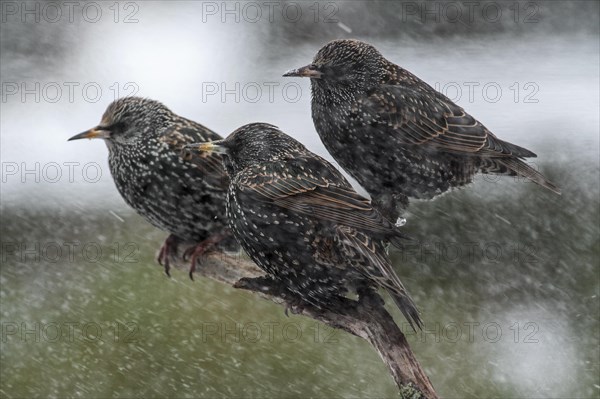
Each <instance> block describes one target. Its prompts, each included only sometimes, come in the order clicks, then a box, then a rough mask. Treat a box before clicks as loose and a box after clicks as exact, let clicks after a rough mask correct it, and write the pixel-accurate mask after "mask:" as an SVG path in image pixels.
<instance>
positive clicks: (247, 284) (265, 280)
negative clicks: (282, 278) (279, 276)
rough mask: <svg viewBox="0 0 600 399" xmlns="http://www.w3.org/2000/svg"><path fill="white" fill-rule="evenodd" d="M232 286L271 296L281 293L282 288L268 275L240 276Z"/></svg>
mask: <svg viewBox="0 0 600 399" xmlns="http://www.w3.org/2000/svg"><path fill="white" fill-rule="evenodd" d="M233 288H239V289H242V290H248V291H254V292H260V293H263V294H267V295H273V296H281V295H282V290H281V286H280V285H279V283H278V282H277V281H275V280H274V279H273V278H271V277H269V276H261V277H242V278H241V279H239V280H238V281H237V282H236V283H235V284H233Z"/></svg>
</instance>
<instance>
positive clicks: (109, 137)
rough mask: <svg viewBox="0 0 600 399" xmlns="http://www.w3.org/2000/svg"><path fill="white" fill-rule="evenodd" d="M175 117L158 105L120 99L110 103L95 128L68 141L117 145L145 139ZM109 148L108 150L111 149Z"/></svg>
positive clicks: (150, 102) (137, 99)
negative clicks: (91, 141)
mask: <svg viewBox="0 0 600 399" xmlns="http://www.w3.org/2000/svg"><path fill="white" fill-rule="evenodd" d="M173 116H174V114H173V113H172V112H171V111H170V110H169V109H168V108H167V107H166V106H164V105H163V104H161V103H160V102H158V101H154V100H150V99H147V98H141V97H123V98H120V99H118V100H115V101H113V102H112V103H110V105H109V106H108V108H106V111H104V115H102V119H101V121H100V124H98V126H96V127H93V128H91V129H89V130H86V131H85V132H83V133H80V134H77V135H75V136H73V137H71V138H70V139H69V141H71V140H79V139H104V140H105V141H106V142H107V144H110V145H113V144H114V145H119V144H125V143H131V142H135V141H137V140H140V139H144V138H146V137H147V135H148V134H149V132H160V131H162V130H163V129H164V128H166V127H168V126H169V125H170V124H171V122H172V119H173ZM110 145H109V148H110Z"/></svg>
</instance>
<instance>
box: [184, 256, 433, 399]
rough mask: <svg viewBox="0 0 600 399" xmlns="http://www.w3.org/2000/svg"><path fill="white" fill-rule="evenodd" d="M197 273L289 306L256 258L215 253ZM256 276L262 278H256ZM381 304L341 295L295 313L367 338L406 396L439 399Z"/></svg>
mask: <svg viewBox="0 0 600 399" xmlns="http://www.w3.org/2000/svg"><path fill="white" fill-rule="evenodd" d="M175 264H176V266H177V267H179V268H182V267H187V265H186V263H185V262H183V261H182V260H181V259H178V260H176V262H175ZM195 274H197V275H201V276H204V277H207V278H210V279H213V280H216V281H219V282H221V283H224V284H228V285H232V286H234V287H236V288H241V289H246V290H250V291H253V292H257V293H259V294H260V295H261V296H262V297H264V298H267V299H270V300H273V301H274V302H276V303H278V304H281V305H282V306H285V307H286V309H287V308H288V307H289V305H288V303H287V302H286V299H285V294H282V293H281V292H280V290H279V289H278V287H277V286H275V285H272V284H269V281H270V280H269V279H266V278H264V279H260V277H263V276H264V273H263V272H262V271H261V270H260V269H259V268H258V267H257V266H256V265H255V264H254V263H253V262H252V261H250V260H248V259H245V258H243V257H240V256H235V257H234V256H228V255H224V254H221V253H213V254H211V255H208V256H206V257H204V258H203V259H202V264H201V265H198V266H197V267H196V273H195ZM256 278H259V279H257V280H253V279H256ZM377 303H378V302H377V301H371V300H369V301H366V300H365V301H363V300H361V301H355V300H351V299H348V298H337V299H336V301H335V303H332V305H331V306H330V307H328V309H321V308H317V307H314V306H311V305H304V306H302V308H298V309H294V310H295V313H298V314H301V315H303V316H306V317H310V318H312V319H314V320H318V321H320V322H322V323H325V324H327V325H328V326H330V327H333V328H337V329H341V330H344V331H346V332H348V333H350V334H353V335H356V336H358V337H360V338H363V339H365V340H367V341H368V342H369V343H370V344H371V345H372V346H373V347H374V348H375V350H376V351H377V353H378V354H379V356H380V357H381V358H382V360H383V361H384V363H385V364H386V366H387V367H388V369H389V371H390V373H391V375H392V377H393V378H394V381H395V382H396V385H398V387H399V388H400V391H401V396H402V397H403V398H404V397H406V398H419V397H424V398H431V399H436V398H438V396H437V394H436V393H435V390H434V388H433V386H432V385H431V381H430V380H429V378H428V377H427V375H426V374H425V371H424V370H423V368H422V367H421V365H420V364H419V362H418V361H417V359H416V358H415V356H414V354H413V353H412V351H411V349H410V347H409V345H408V342H407V340H406V337H405V336H404V334H403V333H402V331H400V328H398V326H397V325H396V323H395V322H394V319H393V318H392V316H391V315H390V314H389V313H388V312H387V310H385V308H384V307H383V306H380V305H378V304H377Z"/></svg>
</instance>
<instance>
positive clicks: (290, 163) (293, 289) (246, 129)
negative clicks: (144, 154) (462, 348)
mask: <svg viewBox="0 0 600 399" xmlns="http://www.w3.org/2000/svg"><path fill="white" fill-rule="evenodd" d="M190 147H198V148H200V150H201V151H212V152H218V153H220V154H221V155H222V156H223V162H224V165H225V169H226V170H227V173H228V174H229V177H230V183H229V189H228V194H227V218H228V222H229V226H230V228H231V230H232V231H233V234H234V236H235V237H236V238H237V240H238V242H239V243H240V244H241V246H242V248H243V249H244V250H245V251H246V253H247V254H248V255H249V256H250V257H251V258H252V260H253V261H254V262H255V263H256V264H257V265H258V266H259V267H260V268H261V269H262V270H263V271H265V272H266V273H267V278H268V279H271V280H272V281H273V282H275V283H276V284H277V285H279V286H282V287H284V289H285V291H286V292H287V293H289V294H290V297H291V298H293V299H292V302H294V301H296V300H297V301H298V303H300V304H302V303H304V304H311V305H313V306H318V307H327V306H328V304H331V303H332V301H333V300H334V298H335V297H336V296H341V295H345V294H346V293H347V292H348V290H353V291H352V292H355V293H357V294H358V295H359V297H360V296H361V295H363V296H366V295H364V293H365V292H371V293H372V292H373V290H374V289H376V288H384V289H385V290H386V291H387V292H389V293H390V295H391V296H392V298H393V300H394V302H395V303H396V305H397V306H398V307H399V308H400V310H401V311H402V313H403V314H404V316H405V317H406V319H407V320H408V321H409V323H410V324H411V326H413V328H414V325H416V326H418V327H421V324H422V323H421V319H420V317H419V312H418V311H417V308H416V306H415V304H414V302H413V301H412V299H411V298H410V297H409V295H408V293H407V292H406V289H405V288H404V286H403V285H402V283H401V282H400V279H399V278H398V276H397V275H396V273H395V272H394V270H393V268H392V265H391V264H390V260H389V258H388V256H387V253H386V251H385V246H384V241H388V240H389V241H391V242H392V243H401V241H402V240H403V239H404V238H405V237H404V236H403V235H402V234H401V233H400V232H399V231H398V229H397V228H396V227H395V226H394V225H393V224H392V223H391V222H390V221H388V220H387V219H385V218H384V217H383V216H382V215H381V214H380V213H379V212H378V211H377V210H375V209H374V208H373V207H372V206H371V203H370V201H369V200H368V199H365V198H363V197H362V196H360V195H359V194H357V193H356V192H355V191H354V189H353V188H352V186H351V185H350V184H349V183H348V181H347V180H346V179H345V178H344V177H343V176H342V174H341V173H340V172H339V171H338V170H337V169H335V168H334V167H333V166H332V165H331V164H330V163H328V162H327V161H326V160H324V159H323V158H321V157H319V156H317V155H315V154H313V153H312V152H310V151H309V150H307V149H306V148H305V147H304V146H303V145H302V144H300V143H299V142H298V141H296V140H294V139H293V138H291V137H289V136H288V135H286V134H285V133H283V132H281V131H280V130H279V129H278V128H276V127H275V126H272V125H268V124H264V123H253V124H249V125H246V126H243V127H241V128H239V129H237V130H236V131H234V132H233V133H232V134H231V135H229V136H228V137H227V138H226V139H224V140H220V141H213V142H210V143H204V144H196V145H192V146H190ZM300 306H301V305H300Z"/></svg>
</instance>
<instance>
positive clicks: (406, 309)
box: [387, 288, 423, 332]
mask: <svg viewBox="0 0 600 399" xmlns="http://www.w3.org/2000/svg"><path fill="white" fill-rule="evenodd" d="M387 291H388V293H389V294H390V295H391V297H392V299H393V300H394V303H395V304H396V306H398V309H400V311H401V312H402V314H403V315H404V317H405V318H406V320H407V321H408V324H410V326H411V328H412V329H413V331H414V332H417V329H416V328H415V325H416V326H417V328H418V329H419V330H422V329H423V321H422V320H421V316H420V314H419V310H418V309H417V305H415V303H414V302H413V300H412V299H411V298H410V296H408V293H407V292H406V291H404V292H402V293H398V291H397V290H392V289H389V288H388V289H387Z"/></svg>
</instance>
